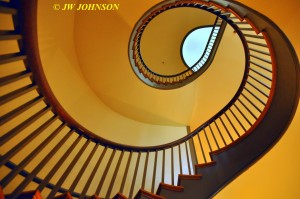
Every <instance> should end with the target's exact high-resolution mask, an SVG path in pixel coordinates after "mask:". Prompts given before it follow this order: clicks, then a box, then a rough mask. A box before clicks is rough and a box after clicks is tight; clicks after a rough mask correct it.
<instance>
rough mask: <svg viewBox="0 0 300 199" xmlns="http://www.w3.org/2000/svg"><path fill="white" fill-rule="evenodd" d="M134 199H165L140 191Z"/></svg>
mask: <svg viewBox="0 0 300 199" xmlns="http://www.w3.org/2000/svg"><path fill="white" fill-rule="evenodd" d="M134 199H165V197H162V196H159V195H156V194H153V193H150V192H148V191H145V190H143V189H140V190H139V192H138V193H137V194H136V196H135V197H134Z"/></svg>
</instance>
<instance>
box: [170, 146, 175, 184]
mask: <svg viewBox="0 0 300 199" xmlns="http://www.w3.org/2000/svg"><path fill="white" fill-rule="evenodd" d="M174 175H175V173H174V151H173V147H171V181H172V185H174Z"/></svg>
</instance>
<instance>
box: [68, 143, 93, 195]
mask: <svg viewBox="0 0 300 199" xmlns="http://www.w3.org/2000/svg"><path fill="white" fill-rule="evenodd" d="M98 147H99V144H95V146H94V148H93V150H92V151H91V153H90V154H89V156H88V158H87V159H86V160H85V162H84V164H83V166H82V168H81V169H80V171H79V173H78V174H77V176H76V178H75V180H74V181H73V183H72V185H71V187H70V188H69V192H70V193H72V192H74V189H75V187H76V185H77V184H78V182H79V180H80V179H81V177H82V175H83V173H84V171H85V170H86V169H87V166H88V164H89V163H90V162H91V159H92V158H93V157H94V155H95V152H96V150H97V149H98Z"/></svg>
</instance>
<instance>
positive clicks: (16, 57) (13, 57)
mask: <svg viewBox="0 0 300 199" xmlns="http://www.w3.org/2000/svg"><path fill="white" fill-rule="evenodd" d="M25 59H27V56H26V55H24V54H22V53H10V54H5V55H0V65H2V64H7V63H11V62H16V61H21V60H25Z"/></svg>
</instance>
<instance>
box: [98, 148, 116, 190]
mask: <svg viewBox="0 0 300 199" xmlns="http://www.w3.org/2000/svg"><path fill="white" fill-rule="evenodd" d="M115 154H116V149H114V150H113V152H112V153H111V155H110V158H109V160H108V162H107V163H106V167H105V170H104V172H103V174H102V177H101V180H100V183H99V185H98V188H97V190H96V194H97V195H100V191H101V188H102V186H103V183H104V180H105V178H106V176H107V173H108V170H109V168H110V166H111V163H112V161H113V159H114V157H115Z"/></svg>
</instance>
